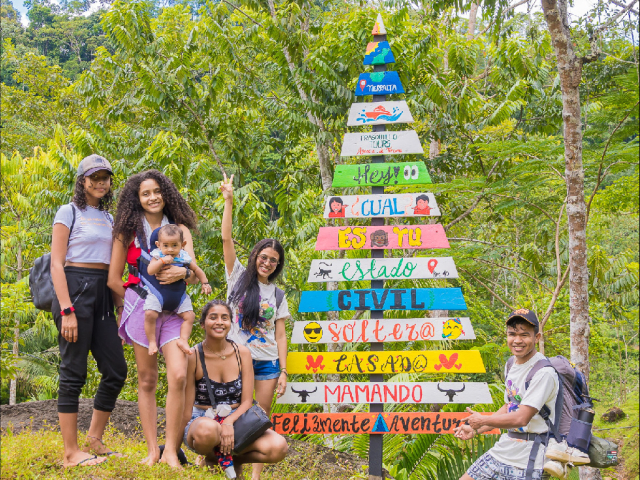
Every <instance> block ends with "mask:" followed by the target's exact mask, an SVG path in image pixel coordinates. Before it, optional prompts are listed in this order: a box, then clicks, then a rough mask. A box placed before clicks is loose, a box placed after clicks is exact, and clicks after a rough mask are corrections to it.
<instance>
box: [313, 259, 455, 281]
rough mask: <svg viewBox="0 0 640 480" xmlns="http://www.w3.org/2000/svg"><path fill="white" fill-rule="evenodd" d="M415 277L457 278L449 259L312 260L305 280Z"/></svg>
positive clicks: (402, 278) (452, 262)
mask: <svg viewBox="0 0 640 480" xmlns="http://www.w3.org/2000/svg"><path fill="white" fill-rule="evenodd" d="M419 278H458V271H457V270H456V265H455V263H454V261H453V258H451V257H437V258H434V257H414V258H402V257H401V258H345V259H334V260H313V261H312V262H311V268H310V269H309V278H308V280H307V281H308V282H311V283H314V282H358V281H361V280H406V279H419Z"/></svg>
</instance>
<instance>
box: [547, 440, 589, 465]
mask: <svg viewBox="0 0 640 480" xmlns="http://www.w3.org/2000/svg"><path fill="white" fill-rule="evenodd" d="M545 456H546V457H547V458H548V459H549V460H556V461H558V462H561V463H568V464H570V465H587V464H588V463H591V459H590V458H589V455H587V454H586V453H584V452H581V451H580V450H578V449H577V448H573V447H570V446H569V445H568V444H567V441H566V440H563V441H562V443H556V442H554V441H550V442H549V446H548V447H547V449H546V451H545Z"/></svg>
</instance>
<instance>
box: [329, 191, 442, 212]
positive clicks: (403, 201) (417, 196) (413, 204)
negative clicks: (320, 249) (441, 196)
mask: <svg viewBox="0 0 640 480" xmlns="http://www.w3.org/2000/svg"><path fill="white" fill-rule="evenodd" d="M423 216H424V217H427V216H428V217H439V216H440V208H438V204H437V202H436V198H435V196H434V195H433V193H428V192H427V193H402V194H393V195H342V196H339V197H338V196H334V197H326V199H325V202H324V218H388V217H423Z"/></svg>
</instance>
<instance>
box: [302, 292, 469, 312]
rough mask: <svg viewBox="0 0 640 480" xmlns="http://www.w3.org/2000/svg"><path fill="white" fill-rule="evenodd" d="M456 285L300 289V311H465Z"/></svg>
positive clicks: (464, 305)
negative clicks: (437, 286)
mask: <svg viewBox="0 0 640 480" xmlns="http://www.w3.org/2000/svg"><path fill="white" fill-rule="evenodd" d="M466 309H467V304H466V302H465V301H464V297H463V296H462V290H461V289H459V288H384V289H382V288H377V289H370V288H369V289H363V290H330V291H327V290H317V291H303V292H302V297H301V298H300V307H298V311H299V312H331V311H337V310H466Z"/></svg>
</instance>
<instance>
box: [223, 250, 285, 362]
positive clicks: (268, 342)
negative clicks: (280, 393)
mask: <svg viewBox="0 0 640 480" xmlns="http://www.w3.org/2000/svg"><path fill="white" fill-rule="evenodd" d="M245 270H246V268H245V267H244V266H243V265H242V264H241V263H240V261H239V260H238V259H237V258H236V262H235V263H234V264H233V271H232V272H231V274H229V272H227V269H226V268H225V272H224V273H225V276H226V277H227V300H228V299H229V296H230V295H231V292H233V289H234V288H235V286H236V284H237V283H238V280H240V277H241V276H242V274H243V273H244V272H245ZM258 285H259V286H260V320H259V321H258V324H257V325H256V326H255V327H254V328H252V329H251V330H250V331H246V330H243V329H242V302H243V301H242V300H241V301H240V302H239V304H238V303H230V305H231V309H232V310H233V321H232V322H231V331H230V332H229V335H228V338H229V339H230V340H233V341H234V342H236V343H238V344H239V345H244V346H245V347H247V348H248V349H249V351H250V352H251V357H252V358H253V359H254V360H277V359H278V345H277V344H276V320H284V319H287V318H289V317H290V316H291V315H290V314H289V306H288V305H287V298H286V297H284V298H283V299H282V303H281V304H280V307H279V308H278V309H277V311H276V286H275V285H274V284H273V283H270V284H268V285H265V284H264V283H261V282H258Z"/></svg>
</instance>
